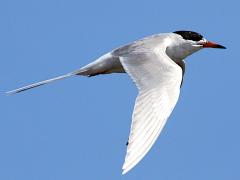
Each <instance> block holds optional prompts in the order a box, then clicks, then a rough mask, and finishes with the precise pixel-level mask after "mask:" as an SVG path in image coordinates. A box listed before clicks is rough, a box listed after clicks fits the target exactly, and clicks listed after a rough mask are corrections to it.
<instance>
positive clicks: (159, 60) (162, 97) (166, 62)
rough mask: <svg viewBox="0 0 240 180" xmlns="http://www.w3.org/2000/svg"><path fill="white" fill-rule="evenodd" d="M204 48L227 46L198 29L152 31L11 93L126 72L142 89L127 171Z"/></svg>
mask: <svg viewBox="0 0 240 180" xmlns="http://www.w3.org/2000/svg"><path fill="white" fill-rule="evenodd" d="M203 48H221V49H226V48H225V47H224V46H222V45H219V44H216V43H213V42H211V41H208V40H206V39H205V38H204V37H203V36H202V35H201V34H199V33H197V32H193V31H185V30H184V31H183V30H182V31H175V32H171V33H161V34H156V35H151V36H148V37H145V38H143V39H140V40H136V41H134V42H132V43H129V44H127V45H124V46H122V47H120V48H117V49H114V50H112V51H110V52H109V53H107V54H105V55H103V56H101V57H100V58H98V59H97V60H95V61H94V62H92V63H90V64H88V65H86V66H84V67H82V68H80V69H78V70H76V71H73V72H70V73H68V74H65V75H62V76H59V77H56V78H52V79H48V80H45V81H41V82H38V83H34V84H31V85H28V86H25V87H22V88H19V89H16V90H13V91H9V92H7V94H15V93H19V92H22V91H25V90H28V89H31V88H35V87H38V86H41V85H44V84H48V83H50V82H53V81H56V80H61V79H64V78H67V77H70V76H74V75H82V76H87V77H92V76H96V75H100V74H110V73H127V74H128V75H129V76H130V78H131V79H132V80H133V82H134V83H135V85H136V87H137V89H138V96H137V98H136V102H135V106H134V110H133V114H132V124H131V130H130V135H129V139H128V142H127V152H126V157H125V161H124V164H123V167H122V170H123V171H122V174H125V173H127V172H128V171H129V170H131V169H132V168H133V167H134V166H135V165H136V164H137V163H138V162H139V161H140V160H141V159H142V158H143V157H144V156H145V155H146V154H147V152H148V151H149V150H150V148H151V147H152V146H153V144H154V142H155V141H156V139H157V138H158V136H159V134H160V133H161V131H162V129H163V127H164V125H165V124H166V121H167V119H168V117H169V116H170V114H171V113H172V111H173V109H174V107H175V105H176V103H177V101H178V97H179V94H180V88H181V85H182V81H183V76H184V71H185V63H184V59H185V58H186V57H187V56H189V55H191V54H193V53H195V52H197V51H199V50H200V49H203Z"/></svg>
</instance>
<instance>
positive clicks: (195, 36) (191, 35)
mask: <svg viewBox="0 0 240 180" xmlns="http://www.w3.org/2000/svg"><path fill="white" fill-rule="evenodd" d="M173 33H176V34H179V35H181V36H182V37H183V39H186V40H192V41H200V40H202V38H203V36H202V35H201V34H199V33H197V32H193V31H175V32H173Z"/></svg>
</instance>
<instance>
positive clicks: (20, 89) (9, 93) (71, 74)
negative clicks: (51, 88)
mask: <svg viewBox="0 0 240 180" xmlns="http://www.w3.org/2000/svg"><path fill="white" fill-rule="evenodd" d="M73 75H75V74H74V73H69V74H65V75H62V76H58V77H55V78H52V79H48V80H45V81H41V82H37V83H34V84H30V85H28V86H24V87H21V88H18V89H15V90H12V91H8V92H6V94H7V95H12V94H16V93H20V92H22V91H26V90H28V89H32V88H35V87H38V86H42V85H44V84H48V83H50V82H53V81H57V80H61V79H65V78H67V77H70V76H73Z"/></svg>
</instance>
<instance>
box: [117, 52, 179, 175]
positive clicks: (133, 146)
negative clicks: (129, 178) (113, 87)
mask: <svg viewBox="0 0 240 180" xmlns="http://www.w3.org/2000/svg"><path fill="white" fill-rule="evenodd" d="M120 61H121V63H122V65H123V68H124V69H125V71H126V72H127V73H128V75H129V76H130V77H131V78H132V80H133V81H134V83H135V84H136V86H137V88H138V90H139V94H138V96H137V98H136V102H135V107H134V111H133V115H132V125H131V131H130V135H129V140H128V146H127V154H126V157H125V162H124V165H123V167H122V169H123V174H125V173H126V172H128V171H129V170H130V169H132V168H133V167H134V166H135V165H136V164H137V163H138V162H139V161H140V160H141V159H142V158H143V157H144V156H145V155H146V153H147V152H148V151H149V150H150V148H151V147H152V145H153V144H154V142H155V141H156V139H157V137H158V136H159V134H160V132H161V130H162V129H163V127H164V125H165V123H166V121H167V119H168V117H169V115H170V114H171V112H172V110H173V108H174V106H175V105H176V102H177V100H178V97H179V93H180V85H181V81H182V69H181V68H180V67H179V66H178V65H177V64H176V63H175V62H173V61H172V60H171V59H170V58H169V57H168V56H167V55H166V53H165V50H158V51H157V52H154V51H152V52H149V50H148V52H137V53H133V54H130V55H126V56H123V57H120Z"/></svg>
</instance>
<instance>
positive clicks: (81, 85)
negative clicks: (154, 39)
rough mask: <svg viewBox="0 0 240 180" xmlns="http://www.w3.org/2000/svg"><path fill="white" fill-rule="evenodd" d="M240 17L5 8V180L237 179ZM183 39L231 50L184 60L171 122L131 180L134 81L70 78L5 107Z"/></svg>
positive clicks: (142, 8)
mask: <svg viewBox="0 0 240 180" xmlns="http://www.w3.org/2000/svg"><path fill="white" fill-rule="evenodd" d="M239 6H240V4H239V2H238V1H208V0H202V1H192V0H191V1H190V0H182V1H176V2H174V1H158V0H142V1H137V0H132V1H127V0H122V1H113V0H112V1H110V0H101V1H96V0H95V1H93V0H88V1H77V0H68V1H67V0H41V1H33V0H32V1H31V0H21V1H17V0H9V1H1V2H0V22H1V28H0V34H1V41H0V49H1V53H0V59H1V71H0V77H1V86H0V92H1V95H0V108H1V113H0V144H1V145H0V179H4V180H42V179H44V180H55V179H56V180H65V179H72V180H74V179H114V180H122V179H124V180H128V179H131V180H132V179H137V180H146V179H151V180H159V179H164V180H173V179H174V180H175V179H179V180H188V179H189V180H192V179H194V180H202V179H218V180H226V179H239V178H240V173H239V166H240V164H239V162H240V155H239V152H240V144H239V136H240V131H239V126H240V121H239V119H240V118H239V101H240V95H239V92H240V85H239V74H240V73H239V67H240V55H239V40H240V38H239V36H240V35H239V32H240V25H239V18H238V17H240V13H239ZM182 29H187V30H194V31H197V32H200V33H202V34H203V35H204V36H205V37H206V38H207V39H209V40H212V41H216V42H219V43H221V44H223V45H225V46H226V47H227V48H228V49H227V50H216V49H206V50H202V51H201V52H198V53H196V54H194V55H192V56H191V57H189V58H188V59H187V61H186V62H187V69H186V74H185V80H184V84H183V87H182V91H181V96H180V99H179V102H178V104H177V106H176V108H175V110H174V112H173V113H172V115H171V117H170V119H169V121H168V123H167V125H166V126H165V128H164V130H163V132H162V134H161V136H160V138H159V139H158V141H157V143H156V144H155V145H154V147H153V148H152V149H151V151H150V152H149V153H148V155H147V156H146V157H145V158H144V159H143V160H142V161H141V162H140V163H139V164H138V165H137V166H136V167H135V168H134V169H133V170H132V171H130V172H129V173H128V174H126V175H124V176H122V175H121V166H122V163H123V161H124V156H125V150H126V146H125V143H126V141H127V139H128V133H129V128H130V122H131V113H132V108H133V105H134V100H135V97H136V94H137V90H136V88H135V86H134V85H133V83H132V82H131V80H130V79H129V78H128V76H127V75H125V74H121V75H119V74H113V75H107V76H98V77H94V78H84V77H73V78H70V79H66V80H64V81H61V82H56V83H53V84H50V85H48V86H44V87H41V88H37V89H34V90H32V91H27V92H26V93H22V94H18V95H15V96H5V95H4V92H5V91H8V90H12V89H14V88H17V87H19V86H22V85H26V84H29V83H32V82H36V81H39V80H44V79H47V78H51V77H54V76H57V75H62V74H64V73H67V72H70V71H72V70H76V69H78V68H79V67H81V66H83V65H86V64H87V63H89V62H91V61H93V60H95V59H96V58H97V57H99V56H101V55H103V54H104V53H106V52H108V51H110V50H112V49H113V48H116V47H118V46H120V45H123V44H125V43H128V42H131V41H133V40H136V39H138V38H142V37H144V36H147V35H150V34H154V33H160V32H172V31H176V30H182Z"/></svg>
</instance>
